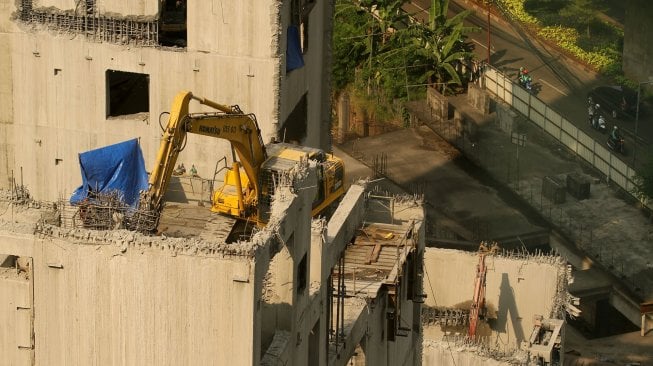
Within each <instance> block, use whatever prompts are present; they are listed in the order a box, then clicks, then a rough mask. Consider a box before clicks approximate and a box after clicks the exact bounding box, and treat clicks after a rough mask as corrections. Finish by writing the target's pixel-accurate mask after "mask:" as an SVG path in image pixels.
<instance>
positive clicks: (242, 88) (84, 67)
mask: <svg viewBox="0 0 653 366" xmlns="http://www.w3.org/2000/svg"><path fill="white" fill-rule="evenodd" d="M109 3H111V4H109ZM118 3H119V4H118ZM39 4H40V5H43V4H42V3H39ZM96 4H97V6H98V7H100V12H110V13H118V14H122V15H123V16H131V15H148V14H154V13H156V11H154V8H153V7H154V6H158V3H157V2H156V1H155V0H149V1H127V2H97V3H96ZM0 5H2V7H0V9H1V10H2V23H0V37H4V39H5V40H6V41H7V42H1V43H0V48H2V47H4V48H5V50H6V51H7V52H2V53H1V54H2V55H3V56H0V67H1V68H0V69H1V70H2V71H0V105H1V106H2V108H0V109H1V111H0V132H2V137H0V148H2V154H0V156H1V158H0V165H1V166H0V174H1V176H2V177H3V178H2V179H1V183H0V184H4V185H6V184H7V183H6V178H5V177H7V176H9V175H10V173H11V171H12V170H14V171H15V172H19V171H20V169H21V167H22V169H23V179H24V184H25V185H26V186H27V187H28V189H29V190H30V192H31V193H32V195H33V196H34V197H36V198H38V199H43V200H56V199H58V198H59V196H60V195H64V196H66V195H69V194H70V193H71V192H72V190H74V189H75V188H76V187H77V186H78V185H79V183H80V182H81V178H80V174H79V166H78V158H77V154H78V153H81V152H84V151H87V150H90V149H93V148H98V147H101V146H105V145H108V144H112V143H116V142H120V141H124V140H127V139H132V138H138V139H139V141H140V144H141V148H142V149H143V154H144V157H145V162H146V167H147V169H148V170H150V169H151V166H152V164H153V163H154V157H155V155H156V151H157V149H158V145H159V138H160V133H161V130H160V127H159V118H160V115H161V113H162V112H164V111H169V110H170V105H171V103H172V99H173V97H174V95H175V94H176V93H177V92H179V91H180V90H190V91H192V92H193V93H194V94H196V95H199V96H203V97H206V98H208V99H211V100H214V101H217V102H219V103H222V104H228V105H233V104H238V105H239V106H240V107H241V109H242V110H243V111H245V112H246V113H254V114H255V115H256V116H257V119H258V121H259V124H260V127H261V130H262V135H263V140H264V142H266V143H267V142H269V141H270V139H271V138H272V137H278V133H277V132H278V131H277V129H278V127H279V121H280V120H281V121H283V120H284V119H285V118H286V117H287V116H288V114H289V113H290V112H291V111H292V109H293V108H294V107H295V106H296V104H297V103H298V101H299V100H300V98H301V97H302V96H303V95H304V94H307V91H308V90H309V89H311V88H314V87H315V88H317V91H316V92H315V93H313V92H311V93H308V95H309V97H308V112H307V113H308V115H309V117H310V118H309V119H308V122H307V123H308V125H309V128H308V135H309V136H310V137H308V138H307V141H310V143H309V144H310V145H314V146H321V145H323V144H322V143H321V142H319V141H321V139H322V137H320V135H321V130H320V128H321V127H320V123H322V122H323V120H324V116H325V115H329V111H328V110H327V111H325V110H324V108H323V106H322V104H323V101H322V99H323V98H326V99H328V95H326V94H324V93H320V92H319V90H321V88H322V84H321V80H322V79H321V78H322V77H323V76H322V74H323V72H322V71H323V67H322V60H321V55H320V54H318V51H319V50H320V45H321V43H322V42H321V41H322V39H321V36H320V35H321V34H322V32H321V29H320V27H323V26H324V24H323V23H321V22H320V21H319V19H320V17H321V14H320V12H321V11H322V10H324V8H325V7H327V5H322V4H320V5H317V6H315V7H314V9H313V11H312V12H311V19H313V18H315V19H316V20H315V21H314V22H313V23H312V25H311V29H310V33H311V37H312V38H313V41H312V42H313V44H314V46H315V47H313V48H312V49H311V51H309V52H313V53H315V54H317V55H316V56H315V55H313V56H311V59H310V60H308V59H307V60H305V62H306V66H305V67H304V68H302V69H299V70H297V72H296V73H295V76H293V77H294V81H293V80H292V79H293V78H286V76H285V75H284V74H285V72H282V70H284V69H285V63H284V62H283V59H284V58H285V53H286V47H285V42H286V41H285V35H286V28H287V24H288V23H287V18H288V16H289V15H286V13H289V6H290V5H289V2H281V3H280V2H277V1H267V2H265V3H264V4H261V2H260V1H254V0H249V1H244V2H243V1H241V2H215V1H214V2H189V3H188V47H187V48H185V49H179V48H150V47H147V48H140V47H134V46H120V45H114V44H109V43H100V42H92V41H88V40H86V39H85V38H84V36H83V35H81V34H77V35H75V34H72V33H71V34H68V33H65V32H63V33H65V34H63V33H62V32H61V30H60V31H58V32H49V31H46V30H39V29H41V28H39V27H34V25H25V24H24V23H19V22H16V21H15V20H14V22H10V21H8V19H9V15H10V14H12V13H14V12H15V11H16V3H15V2H9V1H8V0H2V2H0ZM50 5H52V6H57V7H60V8H61V9H66V8H70V7H72V6H73V3H72V2H70V1H68V2H61V1H54V0H53V1H52V3H51V4H50ZM110 6H111V8H110ZM141 9H142V10H141ZM284 9H285V10H284ZM282 10H284V11H285V12H282ZM126 12H133V13H126ZM5 24H6V25H7V27H8V28H11V29H12V30H11V31H10V30H5V29H4V27H3V25H5ZM12 45H17V47H15V48H14V47H13V46H12ZM7 47H11V49H8V48H7ZM9 51H11V52H9ZM313 64H315V65H313ZM108 70H113V71H121V72H130V73H138V74H145V75H146V76H147V78H148V80H149V81H148V82H149V101H148V102H149V106H148V109H149V112H147V113H138V114H128V115H120V116H118V117H107V115H108V113H107V111H108V103H109V102H108V99H109V97H108V87H107V83H106V78H107V71H108ZM281 82H284V83H287V85H286V86H285V87H284V89H285V90H286V91H287V92H286V93H281V91H280V90H281V86H280V83H281ZM191 110H192V111H193V110H194V111H206V110H207V109H206V108H201V107H199V106H197V107H196V108H195V107H191ZM165 117H166V116H165V115H164V116H163V121H162V123H164V124H165V123H166V120H165ZM321 121H322V122H321ZM313 135H314V136H313ZM17 146H20V147H21V153H20V154H17V155H15V154H14V150H15V149H16V147H17ZM225 156H226V157H227V159H228V160H229V161H230V160H231V153H230V149H229V144H228V143H227V142H226V141H221V140H215V139H211V138H207V137H200V136H191V137H189V139H188V144H187V146H186V149H185V150H184V151H183V152H182V154H180V156H179V159H178V162H179V163H184V165H185V166H187V167H190V166H191V165H193V164H194V165H195V166H196V168H197V170H198V173H199V175H200V176H201V177H203V178H213V174H214V171H215V165H216V162H217V161H218V160H219V159H221V158H223V157H225Z"/></svg>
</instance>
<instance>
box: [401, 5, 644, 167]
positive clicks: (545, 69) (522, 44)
mask: <svg viewBox="0 0 653 366" xmlns="http://www.w3.org/2000/svg"><path fill="white" fill-rule="evenodd" d="M430 3H431V1H430V0H413V1H411V2H410V3H409V4H407V5H406V6H405V8H404V9H405V10H406V11H407V12H409V13H413V14H415V17H416V18H418V19H420V20H424V21H428V8H429V6H430ZM474 6H476V5H475V4H472V3H471V2H470V1H469V0H456V1H453V0H452V1H450V3H449V13H450V15H454V14H457V13H459V12H461V11H463V10H464V9H465V8H469V9H472V10H474ZM487 23H488V21H487V13H485V12H484V11H483V9H477V11H475V12H474V13H473V14H472V15H470V16H469V17H467V19H466V22H465V25H467V26H474V27H477V28H479V31H478V32H474V33H472V34H470V36H469V39H470V41H471V42H473V43H474V45H475V46H476V47H475V53H476V55H477V57H478V59H480V60H486V59H487V47H488V46H487V44H488V36H487V28H488V27H487ZM490 24H491V26H490V43H491V44H490V53H491V57H490V64H491V65H492V66H494V67H496V68H498V69H499V70H501V71H503V72H504V73H505V74H507V75H510V76H513V77H516V75H517V71H518V70H519V67H522V66H523V67H525V68H526V69H528V70H529V72H530V74H531V75H532V77H533V82H534V89H535V92H536V95H537V97H538V98H539V99H541V100H542V101H544V102H545V103H546V104H548V105H549V106H550V107H552V108H553V109H554V110H556V111H558V112H559V113H560V114H561V115H563V116H565V118H567V119H568V120H569V121H571V122H572V123H574V124H575V125H576V126H577V127H579V128H580V129H582V130H583V131H584V132H585V133H587V134H589V135H590V136H593V137H594V139H595V140H596V141H597V142H600V143H601V144H605V142H606V140H607V134H601V133H600V132H598V131H596V130H594V129H592V128H591V126H590V125H589V123H588V118H587V117H588V115H587V93H588V92H589V91H590V90H592V89H593V88H594V87H596V86H599V85H610V82H609V80H607V79H606V78H605V77H602V76H601V75H598V74H597V73H595V72H594V71H592V70H590V69H588V68H586V67H585V66H584V65H581V64H579V63H577V62H574V61H571V60H569V59H567V58H565V57H563V56H562V55H560V54H558V53H556V52H555V51H552V49H551V48H550V47H547V46H546V45H545V44H544V43H543V42H541V41H540V40H538V39H537V38H533V37H530V36H529V35H528V33H527V32H526V31H525V30H524V29H523V28H522V27H521V26H520V25H519V24H516V23H514V22H508V21H505V20H503V19H501V20H499V21H497V20H496V16H493V17H492V19H491V21H490ZM640 113H641V115H640V119H639V122H638V126H637V132H638V133H637V135H638V138H637V139H635V122H634V121H632V120H614V119H612V118H611V117H610V116H606V120H607V122H608V125H609V127H611V126H612V125H615V124H616V125H617V126H619V128H620V129H621V130H622V131H623V132H624V135H625V137H626V147H627V151H626V155H625V156H622V159H624V161H626V162H628V163H631V164H632V163H633V162H635V163H636V165H637V166H638V165H639V164H640V163H641V161H642V159H641V158H642V157H643V154H644V150H645V149H646V147H647V146H648V145H649V142H650V141H653V124H652V123H651V121H650V120H649V119H650V118H648V117H649V115H650V113H646V111H645V108H642V109H641V110H640ZM638 157H639V160H638Z"/></svg>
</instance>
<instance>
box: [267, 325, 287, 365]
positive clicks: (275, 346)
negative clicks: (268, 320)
mask: <svg viewBox="0 0 653 366" xmlns="http://www.w3.org/2000/svg"><path fill="white" fill-rule="evenodd" d="M289 340H290V332H288V331H285V330H280V329H278V330H277V331H275V332H274V337H273V338H272V343H270V346H269V347H268V349H267V350H266V351H265V355H263V358H262V359H261V365H262V366H263V365H266V366H272V365H280V364H283V363H281V362H280V361H281V360H280V359H281V357H282V355H283V353H284V352H285V351H286V348H287V347H288V341H289Z"/></svg>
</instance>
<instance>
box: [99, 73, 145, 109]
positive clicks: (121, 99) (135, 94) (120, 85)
mask: <svg viewBox="0 0 653 366" xmlns="http://www.w3.org/2000/svg"><path fill="white" fill-rule="evenodd" d="M106 83H107V117H117V116H123V115H127V114H135V113H142V112H149V111H150V90H149V89H150V76H149V75H148V74H139V73H134V72H124V71H117V70H107V73H106Z"/></svg>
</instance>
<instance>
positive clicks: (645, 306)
mask: <svg viewBox="0 0 653 366" xmlns="http://www.w3.org/2000/svg"><path fill="white" fill-rule="evenodd" d="M639 311H640V313H642V314H647V313H653V301H648V302H643V303H641V304H639Z"/></svg>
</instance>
